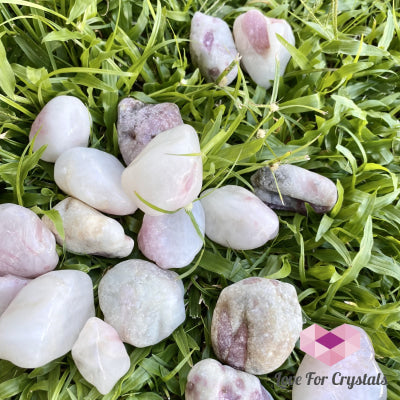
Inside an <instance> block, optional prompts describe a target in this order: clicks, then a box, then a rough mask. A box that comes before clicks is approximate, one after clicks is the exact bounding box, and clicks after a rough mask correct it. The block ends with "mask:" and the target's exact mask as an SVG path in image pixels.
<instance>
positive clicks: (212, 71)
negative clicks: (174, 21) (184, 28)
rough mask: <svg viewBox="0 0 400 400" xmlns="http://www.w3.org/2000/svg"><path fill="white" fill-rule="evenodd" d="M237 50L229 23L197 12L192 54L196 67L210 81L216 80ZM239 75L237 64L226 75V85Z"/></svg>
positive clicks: (191, 41)
mask: <svg viewBox="0 0 400 400" xmlns="http://www.w3.org/2000/svg"><path fill="white" fill-rule="evenodd" d="M236 54H237V50H236V47H235V43H234V42H233V37H232V33H231V30H230V29H229V26H228V24H227V23H226V22H225V21H223V20H222V19H220V18H215V17H210V16H208V15H205V14H203V13H201V12H196V13H195V14H194V16H193V19H192V25H191V28H190V55H191V57H192V61H193V64H194V66H195V67H199V69H200V72H201V74H202V75H203V76H204V77H205V78H206V79H207V81H208V82H215V81H216V80H217V78H218V77H219V75H221V74H222V72H223V71H224V69H225V68H227V67H228V66H229V65H230V64H231V62H232V61H233V60H234V59H235V57H236ZM236 76H237V67H236V66H235V67H234V68H232V70H231V71H230V72H229V73H228V74H227V75H226V77H225V78H226V82H225V84H226V85H229V84H230V83H231V82H232V81H233V80H234V79H235V78H236Z"/></svg>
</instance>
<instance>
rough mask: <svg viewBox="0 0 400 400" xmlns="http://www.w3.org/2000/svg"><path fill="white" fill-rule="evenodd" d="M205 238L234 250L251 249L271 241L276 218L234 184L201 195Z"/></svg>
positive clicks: (274, 233) (277, 226) (257, 199)
mask: <svg viewBox="0 0 400 400" xmlns="http://www.w3.org/2000/svg"><path fill="white" fill-rule="evenodd" d="M201 204H202V206H203V208H204V213H205V216H206V235H207V236H208V237H209V238H210V239H211V240H213V241H214V242H217V243H219V244H221V245H222V246H226V247H230V248H232V249H236V250H249V249H254V248H257V247H259V246H262V245H263V244H265V243H266V242H267V241H268V240H271V239H273V238H274V237H275V236H276V235H277V234H278V230H279V220H278V217H277V215H276V214H275V213H274V212H273V211H272V210H271V209H270V208H269V207H267V206H266V205H265V204H263V202H262V201H261V200H260V199H259V198H257V196H255V195H254V194H253V193H251V192H250V191H248V190H247V189H245V188H242V187H240V186H234V185H227V186H222V187H220V188H218V189H209V190H206V191H205V192H203V193H202V194H201Z"/></svg>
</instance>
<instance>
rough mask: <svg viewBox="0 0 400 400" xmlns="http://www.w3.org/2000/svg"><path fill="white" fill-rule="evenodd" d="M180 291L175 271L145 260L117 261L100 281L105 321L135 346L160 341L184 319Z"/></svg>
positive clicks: (101, 306) (182, 292) (181, 285)
mask: <svg viewBox="0 0 400 400" xmlns="http://www.w3.org/2000/svg"><path fill="white" fill-rule="evenodd" d="M183 294H184V289H183V284H182V281H181V280H180V279H179V277H178V274H176V273H175V272H172V271H165V270H162V269H161V268H158V267H157V266H156V265H155V264H153V263H151V262H148V261H144V260H128V261H124V262H121V263H119V264H117V265H116V266H115V267H113V268H111V269H110V270H109V271H108V272H107V273H106V274H105V275H104V277H103V278H102V280H101V281H100V284H99V302H100V308H101V310H102V311H103V314H104V320H105V321H106V322H107V323H108V324H110V325H111V326H113V327H114V328H115V329H116V331H117V332H118V334H119V336H120V338H121V339H122V341H124V342H126V343H130V344H132V345H133V346H136V347H146V346H151V345H153V344H156V343H158V342H160V341H161V340H163V339H165V338H166V337H167V336H169V335H170V334H171V333H172V332H173V331H174V330H175V329H176V328H177V327H178V326H179V325H180V324H181V323H182V322H183V321H184V320H185V306H184V303H183Z"/></svg>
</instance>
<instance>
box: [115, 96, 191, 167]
mask: <svg viewBox="0 0 400 400" xmlns="http://www.w3.org/2000/svg"><path fill="white" fill-rule="evenodd" d="M182 124H183V121H182V117H181V113H180V112H179V107H178V106H177V105H176V104H173V103H161V104H145V103H142V102H141V101H139V100H135V99H132V98H131V97H127V98H126V99H123V100H121V101H120V102H119V104H118V123H117V131H118V144H119V149H120V151H121V154H122V158H123V159H124V161H125V163H126V165H129V164H130V163H131V162H132V161H133V160H134V159H135V158H136V157H137V155H138V154H139V153H140V152H141V151H142V150H143V149H144V147H145V146H146V145H147V144H148V143H149V142H150V140H152V139H153V138H154V137H155V136H156V135H158V134H159V133H160V132H164V131H167V130H168V129H172V128H175V126H178V125H182Z"/></svg>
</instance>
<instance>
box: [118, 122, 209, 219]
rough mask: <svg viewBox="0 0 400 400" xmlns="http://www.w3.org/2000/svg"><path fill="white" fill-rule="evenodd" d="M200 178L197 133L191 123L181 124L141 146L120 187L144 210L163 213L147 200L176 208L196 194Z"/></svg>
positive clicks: (199, 188)
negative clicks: (143, 146)
mask: <svg viewBox="0 0 400 400" xmlns="http://www.w3.org/2000/svg"><path fill="white" fill-rule="evenodd" d="M202 178H203V165H202V161H201V155H200V144H199V138H198V136H197V133H196V131H195V130H194V129H193V128H192V127H191V126H190V125H180V126H177V127H175V128H173V129H170V130H168V131H164V132H161V133H160V134H158V135H157V136H156V137H155V138H154V139H153V140H152V141H151V142H150V143H149V144H148V145H147V146H146V147H145V148H144V149H143V151H142V152H141V153H140V154H139V155H138V156H137V157H136V158H135V159H134V160H133V161H132V163H131V164H130V165H129V166H128V167H127V168H126V169H125V171H124V173H123V174H122V187H123V188H124V190H125V192H126V193H127V194H128V195H129V196H130V198H131V199H132V200H133V201H135V203H136V204H137V205H138V207H139V208H140V209H141V210H142V211H143V212H145V213H146V214H149V215H154V216H156V215H162V214H163V212H160V211H158V210H156V209H154V207H151V206H149V205H148V204H146V202H148V203H150V204H151V205H152V206H155V207H157V208H159V209H162V210H166V211H175V210H178V209H179V208H181V207H185V206H187V205H188V204H190V203H191V202H192V201H193V200H194V199H195V198H196V197H197V196H198V195H199V193H200V190H201V185H202ZM141 198H142V199H144V200H145V201H146V202H144V201H142V200H141Z"/></svg>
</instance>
